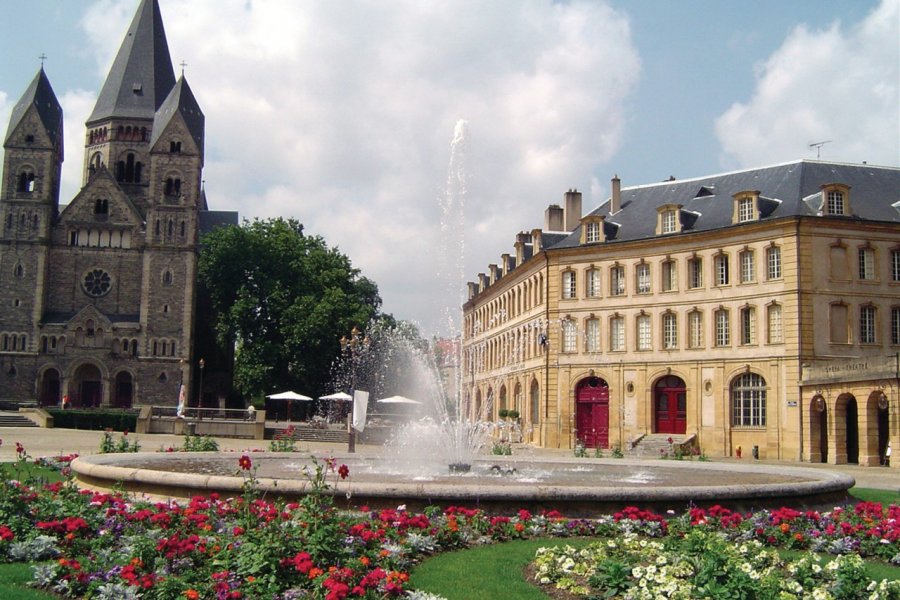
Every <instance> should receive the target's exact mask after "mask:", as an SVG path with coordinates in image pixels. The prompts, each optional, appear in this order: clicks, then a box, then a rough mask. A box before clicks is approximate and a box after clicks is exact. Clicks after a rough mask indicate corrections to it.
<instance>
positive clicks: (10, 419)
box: [0, 410, 37, 427]
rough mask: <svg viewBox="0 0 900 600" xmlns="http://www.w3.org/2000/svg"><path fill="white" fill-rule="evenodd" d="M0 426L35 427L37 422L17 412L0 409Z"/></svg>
mask: <svg viewBox="0 0 900 600" xmlns="http://www.w3.org/2000/svg"><path fill="white" fill-rule="evenodd" d="M0 427H37V423H35V422H34V421H32V420H31V419H28V418H25V417H23V416H22V415H20V414H19V413H17V412H12V411H7V410H3V411H0Z"/></svg>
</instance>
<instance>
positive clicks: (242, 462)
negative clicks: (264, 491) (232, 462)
mask: <svg viewBox="0 0 900 600" xmlns="http://www.w3.org/2000/svg"><path fill="white" fill-rule="evenodd" d="M238 466H239V467H240V468H242V469H243V470H245V471H249V470H250V467H252V466H253V463H252V462H251V461H250V457H249V456H247V455H246V454H242V455H241V457H240V458H239V459H238Z"/></svg>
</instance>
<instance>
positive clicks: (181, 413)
mask: <svg viewBox="0 0 900 600" xmlns="http://www.w3.org/2000/svg"><path fill="white" fill-rule="evenodd" d="M175 416H177V417H178V418H179V419H180V418H182V417H184V384H183V383H182V384H181V388H180V389H179V390H178V408H176V409H175Z"/></svg>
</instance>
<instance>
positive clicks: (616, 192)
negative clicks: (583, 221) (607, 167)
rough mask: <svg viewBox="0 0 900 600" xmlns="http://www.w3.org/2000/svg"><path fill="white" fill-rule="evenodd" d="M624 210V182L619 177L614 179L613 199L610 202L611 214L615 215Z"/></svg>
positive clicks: (614, 176)
mask: <svg viewBox="0 0 900 600" xmlns="http://www.w3.org/2000/svg"><path fill="white" fill-rule="evenodd" d="M620 210H622V180H621V179H619V176H618V175H613V178H612V198H611V199H610V201H609V214H611V215H612V214H615V213H617V212H619V211H620Z"/></svg>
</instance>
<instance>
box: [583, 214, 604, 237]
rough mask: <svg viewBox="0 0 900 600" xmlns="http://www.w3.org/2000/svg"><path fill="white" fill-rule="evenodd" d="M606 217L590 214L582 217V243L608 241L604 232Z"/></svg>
mask: <svg viewBox="0 0 900 600" xmlns="http://www.w3.org/2000/svg"><path fill="white" fill-rule="evenodd" d="M604 220H605V217H602V216H597V215H588V216H586V217H583V218H582V219H581V239H580V243H581V244H599V243H601V242H605V241H606V236H605V235H604V234H603V222H604Z"/></svg>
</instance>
